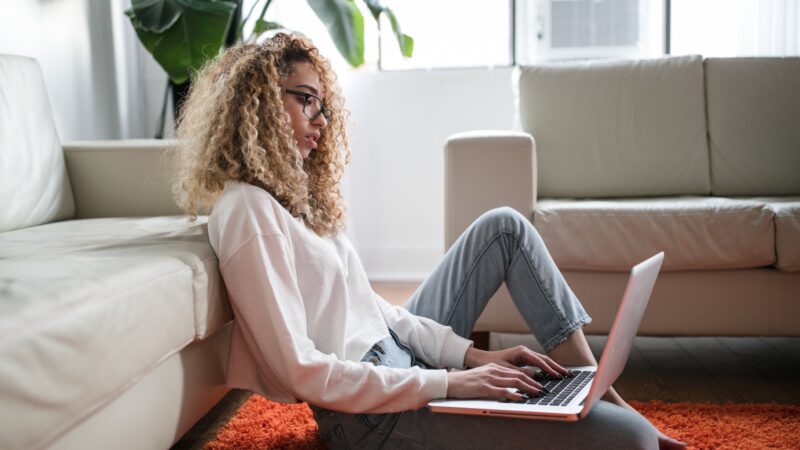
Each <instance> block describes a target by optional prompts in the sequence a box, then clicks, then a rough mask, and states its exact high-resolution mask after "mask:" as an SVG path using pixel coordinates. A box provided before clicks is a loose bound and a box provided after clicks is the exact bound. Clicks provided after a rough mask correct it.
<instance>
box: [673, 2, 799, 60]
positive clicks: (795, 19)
mask: <svg viewBox="0 0 800 450" xmlns="http://www.w3.org/2000/svg"><path fill="white" fill-rule="evenodd" d="M671 10H672V19H671V22H672V27H671V28H672V30H671V36H672V39H671V49H670V53H674V54H687V53H698V54H702V55H703V56H790V55H797V54H798V53H799V52H800V28H799V27H798V26H799V25H800V2H798V1H797V0H704V1H702V2H698V1H696V0H672V5H671Z"/></svg>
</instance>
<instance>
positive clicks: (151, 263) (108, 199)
mask: <svg viewBox="0 0 800 450" xmlns="http://www.w3.org/2000/svg"><path fill="white" fill-rule="evenodd" d="M168 145H169V142H165V141H122V142H121V141H117V142H94V143H89V142H86V143H73V144H70V145H65V146H63V147H62V145H61V144H60V143H59V139H58V136H57V134H56V130H55V126H54V122H53V118H52V114H51V110H50V106H49V104H48V99H47V94H46V90H45V86H44V82H43V79H42V74H41V70H40V68H39V66H38V64H37V63H36V61H34V60H32V59H29V58H24V57H18V56H8V55H0V198H2V205H3V207H2V208H0V448H2V449H38V448H58V449H66V448H69V449H95V448H96V449H101V448H102V449H110V448H113V449H157V448H168V447H169V446H170V445H172V444H173V443H174V442H176V441H177V440H178V439H179V438H180V437H181V436H182V435H183V434H184V433H185V432H186V431H187V430H188V429H189V428H190V427H191V426H192V425H193V424H194V423H195V422H196V421H197V420H198V419H199V418H201V417H202V416H203V415H204V414H205V413H206V412H207V411H208V410H209V409H210V408H211V407H212V406H213V405H214V404H216V403H217V402H218V401H219V399H221V398H222V396H223V395H224V394H225V393H226V392H227V389H226V387H225V386H224V371H225V364H226V361H227V351H228V339H229V335H230V325H229V324H230V321H231V319H232V315H231V311H230V307H229V305H228V303H227V299H226V297H225V290H224V286H223V284H222V282H221V278H220V276H219V271H218V267H217V259H216V256H215V255H214V252H213V250H212V249H211V247H210V245H209V244H208V237H207V232H206V225H205V223H204V220H203V218H201V219H200V220H199V221H198V222H197V223H189V222H188V221H187V220H186V219H185V217H184V216H181V215H180V211H179V210H178V209H177V207H176V206H175V205H174V204H173V203H172V201H171V195H170V192H169V187H168V186H167V183H166V178H165V176H164V175H165V174H164V173H163V171H162V169H161V167H162V165H161V156H162V154H163V152H164V150H165V149H166V148H167V146H168Z"/></svg>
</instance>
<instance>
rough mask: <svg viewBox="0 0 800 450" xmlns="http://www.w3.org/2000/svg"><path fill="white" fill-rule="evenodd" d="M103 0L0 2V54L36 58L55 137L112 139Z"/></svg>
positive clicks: (111, 76) (113, 99) (115, 131)
mask: <svg viewBox="0 0 800 450" xmlns="http://www.w3.org/2000/svg"><path fill="white" fill-rule="evenodd" d="M109 8H110V7H109V4H108V3H107V2H94V4H93V5H92V7H91V8H89V4H88V2H87V1H86V0H50V1H45V0H39V1H23V2H20V1H16V2H4V5H3V14H0V53H7V54H17V55H25V56H31V57H34V58H36V59H37V60H38V61H39V63H40V64H41V66H42V70H43V72H44V80H45V83H46V84H47V88H48V93H49V95H50V101H51V105H52V107H53V111H54V116H55V122H56V127H57V129H58V131H59V134H60V136H61V139H62V140H64V139H75V138H86V139H100V138H108V137H114V136H116V135H117V134H118V132H119V122H118V121H115V120H114V114H109V113H108V112H109V111H115V110H116V109H117V103H116V96H115V95H96V94H97V93H98V92H102V93H104V94H113V83H114V78H115V74H114V72H113V65H110V67H109V66H106V65H104V61H107V60H109V59H112V58H113V52H112V49H111V46H110V40H109V39H103V38H102V37H103V36H106V35H108V27H109V23H108V17H109Z"/></svg>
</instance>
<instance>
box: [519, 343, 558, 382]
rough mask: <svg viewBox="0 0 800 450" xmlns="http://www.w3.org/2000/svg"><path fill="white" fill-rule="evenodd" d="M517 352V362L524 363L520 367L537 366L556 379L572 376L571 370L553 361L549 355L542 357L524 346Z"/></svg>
mask: <svg viewBox="0 0 800 450" xmlns="http://www.w3.org/2000/svg"><path fill="white" fill-rule="evenodd" d="M516 351H517V352H518V354H517V358H516V360H517V361H519V362H522V363H523V364H520V365H531V366H536V367H538V368H540V369H542V370H543V371H545V372H547V373H549V374H550V375H552V376H555V377H560V376H567V375H569V374H570V372H569V370H567V369H565V368H564V367H562V366H561V365H560V364H558V363H557V362H555V361H553V360H552V359H551V358H550V357H549V356H547V355H540V354H539V353H536V352H534V351H533V350H531V349H529V348H527V347H524V346H519V347H517V349H516Z"/></svg>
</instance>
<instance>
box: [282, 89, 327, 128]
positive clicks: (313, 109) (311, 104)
mask: <svg viewBox="0 0 800 450" xmlns="http://www.w3.org/2000/svg"><path fill="white" fill-rule="evenodd" d="M284 91H285V92H286V93H287V94H292V95H295V96H297V97H300V98H302V99H303V114H305V116H306V117H308V119H309V120H316V118H317V117H319V116H320V114H322V116H323V117H325V120H331V116H332V115H333V111H331V110H330V108H328V107H326V106H325V103H323V102H322V100H321V99H320V98H319V97H317V96H316V95H314V94H309V93H308V92H303V91H295V90H292V89H284Z"/></svg>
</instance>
